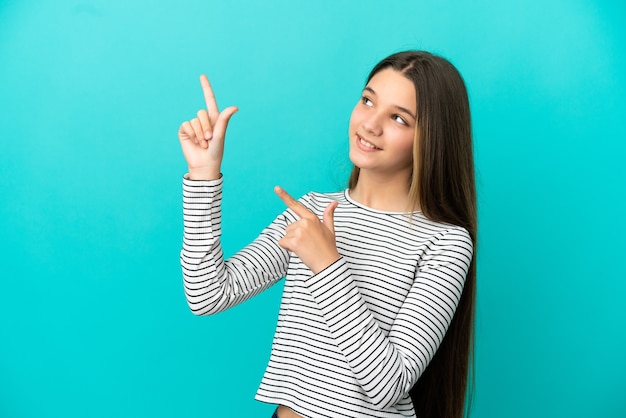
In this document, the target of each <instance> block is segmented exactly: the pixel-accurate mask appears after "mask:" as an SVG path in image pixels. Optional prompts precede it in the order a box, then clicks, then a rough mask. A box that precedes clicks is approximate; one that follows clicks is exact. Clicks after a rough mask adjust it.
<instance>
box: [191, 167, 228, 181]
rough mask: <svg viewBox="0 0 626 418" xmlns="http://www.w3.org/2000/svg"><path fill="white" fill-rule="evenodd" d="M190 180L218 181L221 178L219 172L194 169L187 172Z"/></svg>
mask: <svg viewBox="0 0 626 418" xmlns="http://www.w3.org/2000/svg"><path fill="white" fill-rule="evenodd" d="M187 175H188V178H189V180H217V179H219V178H220V177H221V175H222V174H221V173H220V171H219V170H217V171H215V170H207V169H192V168H190V169H189V170H188V171H187Z"/></svg>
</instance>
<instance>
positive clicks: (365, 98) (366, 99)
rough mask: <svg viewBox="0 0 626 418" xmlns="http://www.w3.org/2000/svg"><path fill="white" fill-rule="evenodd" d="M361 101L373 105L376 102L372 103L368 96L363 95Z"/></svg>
mask: <svg viewBox="0 0 626 418" xmlns="http://www.w3.org/2000/svg"><path fill="white" fill-rule="evenodd" d="M361 102H362V103H363V104H364V105H365V106H370V107H371V106H372V105H373V104H374V103H372V101H371V100H370V99H368V98H367V97H365V96H363V97H361Z"/></svg>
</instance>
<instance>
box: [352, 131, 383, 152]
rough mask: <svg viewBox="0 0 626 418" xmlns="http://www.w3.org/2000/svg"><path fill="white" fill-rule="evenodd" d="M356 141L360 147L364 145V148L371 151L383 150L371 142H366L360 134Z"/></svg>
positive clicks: (357, 135)
mask: <svg viewBox="0 0 626 418" xmlns="http://www.w3.org/2000/svg"><path fill="white" fill-rule="evenodd" d="M356 140H357V142H358V143H359V145H362V146H363V147H365V148H367V149H370V150H372V151H375V150H382V148H379V147H377V146H376V145H374V144H372V143H371V142H369V141H368V140H366V139H365V138H363V137H362V136H361V135H359V134H356Z"/></svg>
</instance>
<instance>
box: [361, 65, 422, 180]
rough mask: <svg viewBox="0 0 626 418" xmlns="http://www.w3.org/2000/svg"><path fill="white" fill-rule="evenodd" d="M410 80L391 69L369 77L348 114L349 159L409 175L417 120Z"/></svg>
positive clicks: (363, 167) (389, 172)
mask: <svg viewBox="0 0 626 418" xmlns="http://www.w3.org/2000/svg"><path fill="white" fill-rule="evenodd" d="M416 118H417V98H416V97H415V87H414V86H413V83H412V82H411V81H410V80H409V79H408V78H406V77H405V76H403V75H402V74H401V73H400V72H398V71H395V70H394V69H391V68H387V69H384V70H381V71H379V72H378V73H376V75H374V77H372V79H371V80H370V82H369V83H368V84H367V86H366V87H365V88H364V89H363V96H362V97H361V100H359V102H358V103H357V105H356V106H355V108H354V110H353V111H352V116H351V117H350V128H349V136H350V160H351V161H352V163H353V164H354V165H355V166H357V167H359V168H360V169H361V172H363V170H369V171H371V172H372V173H380V174H384V175H392V176H397V175H402V174H405V173H406V175H407V178H408V176H410V175H411V172H412V164H413V140H414V137H415V131H416V123H417V119H416Z"/></svg>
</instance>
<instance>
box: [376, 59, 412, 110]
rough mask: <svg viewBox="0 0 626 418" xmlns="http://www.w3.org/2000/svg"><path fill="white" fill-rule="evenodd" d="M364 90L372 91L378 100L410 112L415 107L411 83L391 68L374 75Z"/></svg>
mask: <svg viewBox="0 0 626 418" xmlns="http://www.w3.org/2000/svg"><path fill="white" fill-rule="evenodd" d="M366 88H369V89H371V90H373V91H374V93H375V94H376V96H377V97H378V99H379V100H384V101H385V102H389V104H392V105H396V106H401V107H405V108H407V109H411V110H415V108H416V106H417V98H416V97H415V86H414V85H413V82H412V81H411V80H409V79H408V78H406V77H405V76H404V75H403V74H402V73H401V72H399V71H396V70H394V69H392V68H385V69H384V70H381V71H379V72H378V73H376V74H375V75H374V76H373V77H372V79H371V80H370V81H369V82H368V83H367V86H366Z"/></svg>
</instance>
